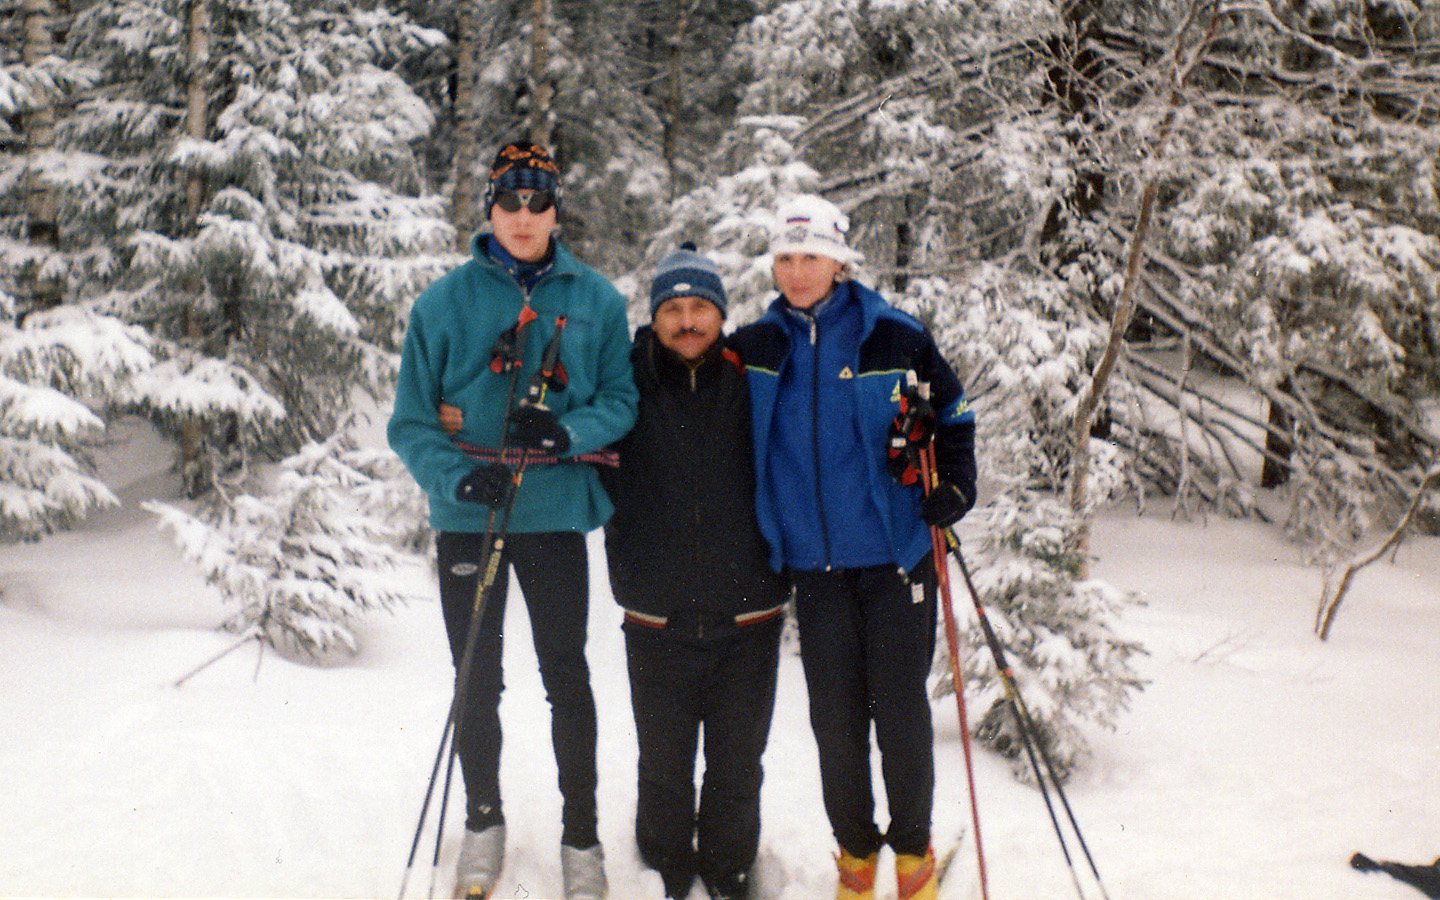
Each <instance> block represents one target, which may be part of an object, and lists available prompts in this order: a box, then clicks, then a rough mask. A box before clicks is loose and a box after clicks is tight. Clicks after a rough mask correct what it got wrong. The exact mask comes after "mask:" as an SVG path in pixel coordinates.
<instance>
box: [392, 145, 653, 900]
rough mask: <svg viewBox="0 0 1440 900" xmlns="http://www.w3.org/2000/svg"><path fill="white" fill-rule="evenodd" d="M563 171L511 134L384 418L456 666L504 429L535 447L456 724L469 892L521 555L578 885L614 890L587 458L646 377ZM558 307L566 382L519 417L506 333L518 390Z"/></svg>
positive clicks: (595, 898)
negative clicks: (585, 243) (573, 229)
mask: <svg viewBox="0 0 1440 900" xmlns="http://www.w3.org/2000/svg"><path fill="white" fill-rule="evenodd" d="M559 187H560V181H559V174H558V170H557V169H556V167H555V164H554V162H553V161H552V160H551V159H550V156H549V155H548V154H547V153H546V152H545V151H544V150H543V149H541V148H539V147H535V146H533V145H530V144H527V143H516V144H510V145H507V146H505V147H504V148H502V149H501V151H500V153H499V154H498V155H497V156H496V159H495V164H494V166H493V168H492V170H491V175H490V180H489V183H488V186H487V189H486V193H485V213H486V216H487V218H488V219H489V221H490V225H491V227H492V229H493V234H481V235H478V236H476V238H475V239H474V242H473V245H472V255H471V258H470V260H469V261H467V262H466V263H464V264H463V265H461V266H460V267H459V268H457V269H455V270H454V271H452V272H450V273H449V274H447V275H445V276H443V277H442V278H440V279H439V280H438V281H436V282H435V283H434V284H432V285H431V286H430V287H429V288H427V289H426V290H425V291H424V293H422V294H421V295H420V298H419V299H418V300H416V302H415V305H414V308H413V309H412V310H411V313H410V323H409V326H408V328H407V330H406V334H405V349H404V354H403V356H402V359H401V364H400V376H399V383H398V385H397V387H396V396H395V410H394V413H393V414H392V416H391V418H390V423H389V432H388V433H389V439H390V445H391V447H393V448H394V449H395V452H396V453H398V454H399V455H400V457H401V459H403V460H404V461H405V464H406V466H407V467H408V468H409V469H410V472H411V474H412V475H414V477H415V480H416V481H417V482H418V483H419V484H420V486H421V487H422V488H424V490H425V493H426V495H427V496H428V497H429V501H430V525H431V527H432V528H434V529H435V530H436V532H437V533H438V534H437V538H436V550H437V557H438V563H439V571H440V601H441V607H442V609H443V612H444V618H445V626H446V630H447V632H448V635H449V638H450V647H451V652H452V654H453V655H454V660H455V663H456V665H457V667H458V666H459V664H460V660H461V658H462V656H463V654H464V650H465V643H466V638H467V635H468V633H469V630H470V619H471V611H472V610H473V608H474V602H475V590H476V584H477V581H478V578H479V575H480V569H481V565H482V560H483V558H484V555H485V551H486V549H487V542H486V541H485V540H484V532H485V530H486V525H487V522H488V521H489V520H490V516H491V512H492V510H494V509H495V508H497V507H500V506H502V505H503V503H504V501H505V498H506V495H507V494H508V492H509V490H510V485H511V483H512V481H513V478H512V475H511V469H510V468H509V467H508V466H507V465H506V464H505V460H503V459H500V458H498V454H497V451H498V450H499V449H500V448H501V446H502V443H503V445H504V446H505V447H506V448H507V449H508V450H512V451H513V450H520V449H522V448H523V449H525V450H528V451H535V452H536V456H537V459H536V460H535V461H534V462H531V463H530V464H528V465H527V467H526V469H525V476H524V479H523V480H522V483H521V484H520V486H519V487H518V489H516V493H515V498H514V506H513V511H512V515H511V517H510V521H509V531H508V538H507V540H506V542H505V545H504V552H503V554H502V556H501V568H500V570H499V574H498V577H497V578H496V579H495V584H494V587H493V589H492V590H491V592H490V596H489V600H488V603H487V604H486V606H485V611H484V615H483V617H482V619H481V623H480V628H479V630H478V633H477V637H478V639H477V641H476V644H475V647H474V656H473V658H472V667H471V670H470V671H471V678H470V679H469V683H468V684H467V685H466V686H465V687H464V692H465V704H464V707H463V708H462V709H461V710H460V711H459V715H458V718H457V721H456V723H455V747H456V750H457V752H458V754H459V757H460V767H461V773H462V776H463V778H464V781H465V789H466V795H467V797H466V823H465V829H466V831H465V841H464V844H463V845H462V848H461V854H460V862H459V865H458V869H457V880H458V894H459V895H460V896H466V895H474V896H485V895H487V893H488V892H489V891H490V890H492V889H493V888H494V886H495V881H496V879H497V878H498V876H499V871H500V867H501V864H502V862H503V858H504V850H505V817H504V815H503V813H502V811H501V803H500V779H499V764H500V716H499V703H500V690H501V687H502V685H501V672H500V658H501V639H502V635H501V625H502V623H503V620H504V614H505V594H506V585H507V584H508V581H509V576H508V571H509V569H510V568H512V567H513V568H514V570H515V575H516V579H517V581H518V582H519V585H520V589H521V591H522V593H523V594H524V597H525V603H526V606H527V608H528V609H529V613H530V622H531V630H532V633H533V637H534V642H535V652H536V657H537V658H538V660H539V664H540V674H541V680H542V681H543V683H544V686H545V693H546V697H547V698H548V700H549V701H550V706H551V714H552V716H553V724H552V736H553V740H554V750H555V760H556V763H557V767H558V769H559V784H560V792H561V795H562V798H563V800H564V807H563V812H562V824H563V831H562V833H561V848H560V851H561V852H560V857H561V869H562V874H563V877H564V881H565V897H566V898H567V900H599V898H601V897H604V895H605V876H604V861H603V855H602V852H601V848H600V843H599V836H598V835H597V833H596V812H595V786H596V763H595V741H596V723H595V700H594V696H593V695H592V693H591V690H590V672H589V668H588V665H587V663H586V660H585V638H586V623H587V616H588V612H589V600H590V593H589V582H588V569H587V565H588V563H587V557H586V548H585V532H587V531H590V530H592V529H595V528H598V527H599V526H601V525H603V524H604V523H605V520H606V519H608V518H609V516H610V513H611V506H610V501H609V499H608V497H607V496H606V495H605V492H604V490H603V489H602V488H601V485H600V482H599V479H598V477H597V476H596V473H595V471H594V470H593V468H592V467H591V466H589V465H586V464H584V463H580V462H577V461H575V457H576V456H579V455H581V454H585V453H589V452H590V451H593V450H596V449H599V448H601V447H604V446H606V445H608V444H611V443H613V442H615V441H617V440H619V439H620V438H621V437H623V436H624V435H625V434H626V432H628V431H629V430H630V427H631V425H632V424H634V421H635V408H636V403H637V393H636V390H635V382H634V378H633V376H632V374H631V367H630V336H629V328H628V324H627V321H626V316H625V303H624V300H623V299H622V298H621V296H620V294H619V293H618V292H617V291H616V290H615V288H614V287H613V286H611V284H610V283H609V282H608V281H606V280H605V279H604V278H603V277H602V276H600V275H599V274H598V273H596V272H595V271H594V270H592V269H590V268H589V267H587V266H585V265H583V264H582V263H580V262H579V261H578V260H576V259H575V257H574V256H572V255H571V254H570V252H569V251H568V250H566V249H565V248H564V247H562V246H561V245H560V244H559V243H558V242H557V241H556V240H555V239H554V237H553V235H552V232H553V231H554V229H555V225H556V216H557V207H558V204H559V195H558V191H559ZM522 310H524V311H527V312H526V313H525V319H523V320H522V318H521V314H522ZM531 312H533V314H534V317H533V318H531V317H530V313H531ZM562 319H563V320H564V322H565V324H564V326H563V331H562V332H561V337H560V340H559V352H560V362H561V365H562V366H563V367H564V371H565V373H566V377H567V380H568V383H567V384H566V385H565V387H564V389H563V390H552V391H551V392H550V393H548V394H547V396H546V397H545V402H544V405H543V406H540V407H529V408H524V409H521V410H519V411H518V412H517V413H516V414H513V415H512V416H511V417H510V419H509V421H508V422H507V421H506V408H507V406H508V405H509V396H510V384H511V377H512V373H511V372H506V371H496V370H495V369H494V368H492V361H493V359H494V357H495V353H494V350H495V348H496V347H497V346H498V344H499V343H500V342H501V339H502V335H506V334H507V332H510V331H511V329H513V328H514V327H515V326H516V325H517V323H519V322H521V321H527V322H528V323H527V324H525V326H524V327H525V330H526V332H527V333H526V334H525V335H524V337H523V339H520V340H516V341H515V342H514V343H516V344H523V347H524V352H523V359H522V361H521V365H520V368H519V371H518V374H517V375H516V377H518V379H519V381H518V384H519V391H521V392H523V390H524V387H525V383H526V381H527V380H528V379H529V378H530V376H531V374H532V373H534V372H535V371H536V370H537V369H538V368H539V367H540V358H541V355H542V353H543V352H544V349H545V347H546V345H547V344H548V343H549V342H550V339H551V336H552V335H553V334H554V333H555V332H556V329H557V328H558V327H560V326H559V322H560V320H562ZM512 333H513V332H512ZM442 401H443V402H444V403H446V404H448V405H449V406H451V407H457V408H458V409H459V411H460V414H461V415H462V416H463V427H462V428H461V430H460V431H459V433H458V434H457V435H455V438H454V439H452V438H451V436H450V435H449V434H447V433H446V431H445V429H444V428H443V427H442V425H441V422H440V420H439V419H438V418H437V416H436V410H437V409H438V408H439V406H440V404H441V402H442ZM507 428H508V432H509V433H508V437H504V440H503V442H502V436H504V435H505V431H506V430H507ZM477 457H478V458H479V459H481V460H482V461H480V462H477V459H476V458H477ZM457 687H458V686H457Z"/></svg>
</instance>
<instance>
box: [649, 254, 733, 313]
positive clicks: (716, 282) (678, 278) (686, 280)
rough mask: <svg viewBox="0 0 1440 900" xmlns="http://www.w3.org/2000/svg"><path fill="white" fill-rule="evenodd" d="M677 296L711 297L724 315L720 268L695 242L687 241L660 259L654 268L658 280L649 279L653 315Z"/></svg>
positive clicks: (705, 298)
mask: <svg viewBox="0 0 1440 900" xmlns="http://www.w3.org/2000/svg"><path fill="white" fill-rule="evenodd" d="M675 297H699V298H701V299H702V300H709V301H710V302H711V303H713V304H715V306H716V308H718V309H719V310H720V316H721V318H724V316H725V286H724V285H723V284H721V283H720V267H719V266H717V265H715V263H714V262H713V261H711V260H710V259H708V258H707V257H704V256H701V255H700V254H699V253H696V252H695V245H694V244H692V243H690V242H689V241H686V242H685V243H684V244H681V245H680V249H679V250H676V251H675V252H674V253H671V254H670V255H669V256H667V257H665V258H664V259H662V260H660V265H658V266H656V267H655V280H654V281H652V282H650V318H652V319H653V318H655V310H657V309H659V308H660V304H662V303H664V302H665V301H666V300H670V299H673V298H675Z"/></svg>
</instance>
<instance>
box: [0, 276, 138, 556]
mask: <svg viewBox="0 0 1440 900" xmlns="http://www.w3.org/2000/svg"><path fill="white" fill-rule="evenodd" d="M18 306H19V304H18V303H17V302H16V301H15V299H14V298H13V297H11V296H10V295H9V294H7V293H5V292H4V291H3V290H0V539H3V540H7V541H8V540H30V539H35V538H38V537H40V536H41V535H44V534H47V533H50V532H52V531H55V530H57V529H62V528H66V527H69V526H70V525H72V524H74V523H75V522H76V521H78V520H79V519H83V518H84V517H85V516H86V515H88V514H89V513H90V512H91V511H92V510H94V509H95V508H97V507H101V506H110V505H114V504H115V503H116V502H117V501H116V498H115V495H114V494H113V493H111V491H110V489H109V488H108V487H106V486H105V485H104V484H103V483H102V482H100V481H99V480H98V479H96V478H95V477H94V475H93V471H92V465H91V460H90V456H89V452H90V450H92V449H93V448H94V445H95V442H96V441H97V440H98V438H99V437H100V435H101V432H103V431H104V428H105V422H104V420H103V419H102V418H101V417H100V416H99V415H97V414H96V413H95V412H94V411H92V410H91V408H90V407H89V406H88V405H86V403H85V402H82V401H86V400H88V401H91V402H95V401H96V400H97V399H98V398H102V397H104V396H106V395H108V394H111V393H113V392H114V391H115V390H116V386H117V385H118V384H119V383H121V382H123V380H124V379H125V378H127V377H129V376H131V375H133V374H134V373H136V372H139V371H142V370H143V369H145V368H146V367H147V366H149V365H150V364H151V363H152V361H153V360H152V357H151V355H150V352H149V351H148V350H147V349H146V344H147V342H146V340H145V336H144V334H143V333H137V331H138V329H135V328H133V327H127V326H125V325H123V324H122V323H120V322H119V321H117V320H115V319H113V318H110V317H106V316H97V315H95V314H93V313H91V312H89V311H87V310H84V309H80V308H76V307H72V306H60V307H56V308H54V309H49V310H43V311H40V312H32V313H31V314H30V315H27V316H24V317H23V324H22V325H20V326H16V325H15V324H13V323H14V322H15V321H16V320H17V319H20V314H19V310H18V309H17V307H18Z"/></svg>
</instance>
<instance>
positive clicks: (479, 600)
mask: <svg viewBox="0 0 1440 900" xmlns="http://www.w3.org/2000/svg"><path fill="white" fill-rule="evenodd" d="M525 308H526V309H529V308H530V307H529V306H528V305H527V306H526V307H525ZM531 318H532V319H533V318H535V314H534V313H533V312H532V313H531ZM525 321H527V322H528V321H529V320H525ZM566 321H567V319H566V317H565V316H560V317H558V318H556V320H555V331H554V333H553V334H551V336H550V341H549V342H548V343H547V344H546V345H545V350H544V352H543V353H542V354H541V358H540V368H539V369H537V370H536V371H535V374H534V375H532V376H531V378H530V383H529V384H528V386H527V387H526V391H525V396H524V397H523V398H521V400H520V404H519V405H521V406H539V405H541V404H543V403H544V402H545V393H546V391H548V390H549V389H550V388H552V387H553V388H554V389H555V390H557V391H558V390H563V389H564V387H565V374H564V368H563V366H562V365H561V363H560V335H561V334H562V333H563V332H564V330H565V323H566ZM521 346H522V347H523V343H522V345H521ZM512 402H513V398H512ZM507 405H508V404H507ZM506 419H507V422H508V419H509V416H508V413H507V416H506ZM508 431H509V429H508V427H507V428H506V433H507V434H508ZM505 443H506V440H505V436H502V438H501V457H502V458H503V457H504V450H505V447H504V445H505ZM529 462H530V450H529V448H528V447H527V448H521V451H520V460H519V462H518V463H517V464H516V466H515V472H514V475H513V476H512V479H511V484H510V489H509V491H508V492H507V493H506V496H505V503H504V505H503V506H502V508H501V512H500V515H499V525H498V527H496V526H495V524H494V523H495V519H496V514H495V510H494V509H493V508H492V509H491V511H490V525H489V526H488V527H487V529H486V534H487V536H489V535H493V541H492V543H491V546H490V549H489V552H488V553H486V555H485V567H484V574H483V576H482V577H481V578H480V580H479V581H478V582H477V583H476V586H475V605H474V607H473V609H472V611H471V614H470V628H469V631H468V633H467V635H466V640H465V653H464V659H463V662H462V666H461V673H460V674H457V676H456V688H455V694H456V701H455V704H454V706H455V709H454V711H453V712H452V717H453V718H452V723H451V741H450V762H449V763H447V764H446V767H445V785H444V788H443V790H442V791H441V794H440V812H439V818H438V822H437V828H436V832H435V853H434V857H433V858H432V860H431V864H430V885H431V896H432V897H433V896H434V886H435V882H436V880H437V879H438V878H439V876H440V848H441V838H442V837H443V834H444V827H445V809H446V807H447V805H448V803H449V800H450V783H451V778H452V775H453V773H454V769H455V765H454V763H455V755H456V754H457V753H458V746H457V745H456V743H455V737H456V736H457V734H458V731H459V728H460V724H459V717H460V712H461V711H462V710H463V709H464V700H465V698H466V697H467V696H468V694H469V687H470V671H471V669H472V668H473V657H474V653H475V644H476V643H478V641H479V639H480V620H481V619H482V618H483V617H484V615H485V608H486V607H487V606H488V605H489V598H490V592H491V591H492V590H493V589H494V585H495V579H496V577H497V576H498V575H499V571H500V561H501V559H502V558H503V553H504V551H505V540H506V537H507V536H508V535H509V532H510V514H511V512H512V511H513V510H514V508H515V495H516V494H517V493H519V491H520V482H521V481H522V480H523V479H524V477H525V470H526V468H527V467H528V466H529Z"/></svg>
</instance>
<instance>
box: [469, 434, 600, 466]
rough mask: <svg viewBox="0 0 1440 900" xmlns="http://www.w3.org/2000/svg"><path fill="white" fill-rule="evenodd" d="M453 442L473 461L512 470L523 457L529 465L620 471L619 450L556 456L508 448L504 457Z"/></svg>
mask: <svg viewBox="0 0 1440 900" xmlns="http://www.w3.org/2000/svg"><path fill="white" fill-rule="evenodd" d="M451 441H452V442H453V443H454V444H455V446H456V447H458V448H459V449H460V451H461V452H462V453H464V454H465V455H466V456H468V457H470V458H471V459H480V460H484V461H485V462H498V463H504V464H505V465H507V466H510V467H511V468H514V467H515V466H518V465H520V460H521V458H522V457H523V458H524V460H525V463H526V464H527V465H537V464H538V465H542V466H543V465H549V464H552V463H568V462H581V463H591V464H594V465H597V466H610V467H611V468H615V469H618V468H619V467H620V452H619V451H618V450H610V449H605V450H595V451H593V452H591V453H577V454H575V455H574V456H556V455H555V454H553V453H542V452H540V451H539V450H521V449H520V448H519V447H506V448H505V453H504V455H503V456H502V455H501V453H500V451H499V450H498V449H496V448H494V447H477V446H475V445H474V444H467V443H465V442H464V441H457V440H455V439H454V438H451Z"/></svg>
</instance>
